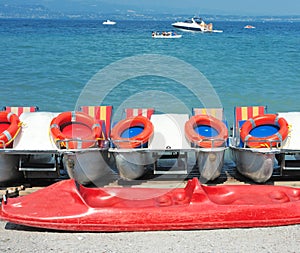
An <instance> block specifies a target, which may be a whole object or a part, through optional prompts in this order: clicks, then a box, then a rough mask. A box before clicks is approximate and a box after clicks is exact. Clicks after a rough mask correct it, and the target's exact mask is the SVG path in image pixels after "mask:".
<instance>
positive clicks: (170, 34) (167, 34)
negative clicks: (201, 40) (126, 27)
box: [152, 32, 182, 39]
mask: <svg viewBox="0 0 300 253" xmlns="http://www.w3.org/2000/svg"><path fill="white" fill-rule="evenodd" d="M181 37H182V35H181V34H177V33H175V32H162V33H159V32H152V38H154V39H179V38H181Z"/></svg>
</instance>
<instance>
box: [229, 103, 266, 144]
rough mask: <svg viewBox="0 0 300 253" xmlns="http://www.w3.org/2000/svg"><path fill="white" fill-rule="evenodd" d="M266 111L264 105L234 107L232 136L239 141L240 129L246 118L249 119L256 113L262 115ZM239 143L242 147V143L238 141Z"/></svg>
mask: <svg viewBox="0 0 300 253" xmlns="http://www.w3.org/2000/svg"><path fill="white" fill-rule="evenodd" d="M265 113H267V107H266V106H240V107H235V111H234V116H235V121H234V129H233V136H234V137H236V138H235V139H236V140H237V141H239V139H240V129H241V127H242V125H243V124H244V123H245V121H246V120H248V119H251V118H253V117H255V116H258V115H264V114H265ZM239 145H240V146H241V147H242V146H243V143H241V142H239Z"/></svg>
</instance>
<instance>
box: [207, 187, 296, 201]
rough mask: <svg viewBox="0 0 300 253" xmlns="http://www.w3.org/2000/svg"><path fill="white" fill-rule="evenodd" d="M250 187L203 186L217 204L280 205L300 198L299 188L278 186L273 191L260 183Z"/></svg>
mask: <svg viewBox="0 0 300 253" xmlns="http://www.w3.org/2000/svg"><path fill="white" fill-rule="evenodd" d="M251 189H252V191H249V187H247V186H246V187H245V186H242V185H232V186H230V185H227V186H226V187H224V186H214V187H212V186H210V187H206V186H204V187H203V190H204V191H205V192H206V193H207V196H208V198H209V199H210V200H211V201H212V202H214V203H216V204H218V205H229V204H230V205H269V204H279V205H280V204H281V203H286V202H293V201H299V200H300V190H299V189H293V188H287V187H284V186H282V187H280V186H278V188H276V191H274V188H273V187H269V188H268V187H266V186H261V185H253V186H251Z"/></svg>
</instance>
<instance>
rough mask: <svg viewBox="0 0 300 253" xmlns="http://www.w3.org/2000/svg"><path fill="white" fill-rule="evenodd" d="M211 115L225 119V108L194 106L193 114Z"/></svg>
mask: <svg viewBox="0 0 300 253" xmlns="http://www.w3.org/2000/svg"><path fill="white" fill-rule="evenodd" d="M200 114H204V115H210V116H213V117H215V118H217V119H219V120H224V109H223V108H193V115H200Z"/></svg>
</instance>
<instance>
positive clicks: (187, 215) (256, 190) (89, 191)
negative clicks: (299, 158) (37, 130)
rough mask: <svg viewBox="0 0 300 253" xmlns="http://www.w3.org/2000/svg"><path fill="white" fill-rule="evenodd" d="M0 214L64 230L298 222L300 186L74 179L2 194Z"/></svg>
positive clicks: (24, 222)
mask: <svg viewBox="0 0 300 253" xmlns="http://www.w3.org/2000/svg"><path fill="white" fill-rule="evenodd" d="M0 218H1V219H2V220H5V221H8V222H12V223H15V224H20V225H25V226H31V227H38V228H45V229H55V230H65V231H103V232H106V231H107V232H109V231H149V230H191V229H217V228H243V227H269V226H281V225H291V224H299V223H300V189H299V188H292V187H287V186H271V185H219V186H205V185H201V184H200V183H199V181H198V179H196V178H193V179H192V180H189V181H188V182H187V185H186V186H185V188H173V189H170V188H123V187H107V188H86V187H84V186H82V185H80V184H78V183H76V182H75V181H74V180H73V179H69V180H64V181H60V182H58V183H55V184H53V185H51V186H48V187H46V188H44V189H40V190H38V191H36V192H34V193H32V194H29V195H26V196H22V197H18V198H8V199H7V198H4V199H3V202H2V206H1V212H0Z"/></svg>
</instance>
